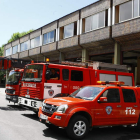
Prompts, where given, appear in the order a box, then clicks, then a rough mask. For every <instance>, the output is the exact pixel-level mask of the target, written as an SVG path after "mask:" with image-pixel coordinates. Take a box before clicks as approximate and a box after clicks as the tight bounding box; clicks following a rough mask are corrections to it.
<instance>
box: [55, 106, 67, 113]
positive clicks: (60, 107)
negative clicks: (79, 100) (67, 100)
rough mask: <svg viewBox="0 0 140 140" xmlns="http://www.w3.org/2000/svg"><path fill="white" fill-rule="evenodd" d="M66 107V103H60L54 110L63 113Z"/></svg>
mask: <svg viewBox="0 0 140 140" xmlns="http://www.w3.org/2000/svg"><path fill="white" fill-rule="evenodd" d="M67 108H68V105H61V106H59V107H58V109H57V110H56V112H59V113H65V112H66V110H67Z"/></svg>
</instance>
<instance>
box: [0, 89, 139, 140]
mask: <svg viewBox="0 0 140 140" xmlns="http://www.w3.org/2000/svg"><path fill="white" fill-rule="evenodd" d="M4 90H5V89H2V88H0V140H68V137H67V135H66V133H65V130H63V129H55V130H50V129H48V128H47V127H46V126H45V125H44V124H41V123H40V122H39V121H38V117H37V116H36V115H35V114H34V113H33V112H32V111H29V110H25V109H22V108H20V107H18V106H16V105H13V104H12V103H10V104H9V103H8V101H6V100H5V93H4ZM138 139H139V140H140V134H137V133H136V132H135V130H134V129H133V128H131V129H130V128H129V129H127V128H98V129H93V130H92V131H91V132H89V134H88V136H87V137H86V140H138Z"/></svg>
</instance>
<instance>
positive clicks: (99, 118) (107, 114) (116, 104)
mask: <svg viewBox="0 0 140 140" xmlns="http://www.w3.org/2000/svg"><path fill="white" fill-rule="evenodd" d="M100 97H107V102H106V103H100V102H97V103H96V105H95V112H94V117H95V123H96V125H113V124H114V125H115V124H118V123H119V122H120V121H121V118H122V106H121V97H120V91H119V88H109V89H107V90H105V91H104V93H103V94H102V95H101V96H100Z"/></svg>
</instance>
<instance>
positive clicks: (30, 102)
mask: <svg viewBox="0 0 140 140" xmlns="http://www.w3.org/2000/svg"><path fill="white" fill-rule="evenodd" d="M18 104H19V105H23V106H26V107H30V108H33V109H39V107H41V106H42V101H38V100H34V99H28V98H25V97H18Z"/></svg>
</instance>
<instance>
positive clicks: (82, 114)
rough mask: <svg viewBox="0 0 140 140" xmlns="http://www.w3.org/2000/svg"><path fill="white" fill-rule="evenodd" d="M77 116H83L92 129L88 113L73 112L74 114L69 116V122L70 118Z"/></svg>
mask: <svg viewBox="0 0 140 140" xmlns="http://www.w3.org/2000/svg"><path fill="white" fill-rule="evenodd" d="M78 115H81V116H84V117H85V118H86V119H87V120H88V122H89V126H90V127H92V117H91V115H90V114H89V113H88V112H86V111H78V112H75V113H74V114H73V115H72V116H71V118H70V119H69V122H70V121H71V120H72V118H74V117H75V116H78Z"/></svg>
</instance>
